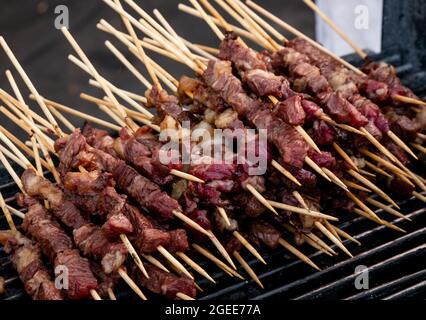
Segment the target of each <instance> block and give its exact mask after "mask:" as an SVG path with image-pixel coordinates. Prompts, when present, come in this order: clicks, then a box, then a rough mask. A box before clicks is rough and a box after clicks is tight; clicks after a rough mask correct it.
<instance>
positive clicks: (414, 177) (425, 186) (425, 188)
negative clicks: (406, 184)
mask: <svg viewBox="0 0 426 320" xmlns="http://www.w3.org/2000/svg"><path fill="white" fill-rule="evenodd" d="M396 164H397V165H398V166H399V167H400V168H401V169H402V170H403V171H404V172H405V173H407V174H408V176H409V177H410V178H411V179H412V180H413V182H414V183H415V184H417V185H418V186H419V187H420V188H421V189H422V190H423V191H426V184H425V183H424V182H423V181H422V180H421V179H419V177H418V176H417V175H416V174H415V173H413V172H412V171H411V170H410V169H408V168H407V167H406V166H404V165H403V164H402V163H401V161H399V160H398V159H396Z"/></svg>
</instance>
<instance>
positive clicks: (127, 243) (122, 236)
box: [120, 234, 149, 278]
mask: <svg viewBox="0 0 426 320" xmlns="http://www.w3.org/2000/svg"><path fill="white" fill-rule="evenodd" d="M120 239H121V241H122V242H123V244H124V246H125V247H126V249H127V251H129V254H130V256H131V257H132V259H133V260H134V262H135V264H136V265H137V266H138V268H139V269H140V270H141V271H142V273H143V275H144V276H145V277H147V278H149V275H148V272H146V269H145V266H144V265H143V262H142V260H141V258H140V257H139V255H138V253H137V252H136V250H135V248H134V247H133V245H132V244H131V243H130V240H129V239H128V238H127V236H126V235H125V234H120Z"/></svg>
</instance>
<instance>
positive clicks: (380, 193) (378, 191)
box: [338, 150, 389, 199]
mask: <svg viewBox="0 0 426 320" xmlns="http://www.w3.org/2000/svg"><path fill="white" fill-rule="evenodd" d="M338 151H341V150H338ZM339 153H341V152H339ZM351 174H352V172H351ZM352 175H353V176H354V174H352ZM360 181H363V180H360ZM365 181H366V180H364V182H365ZM376 189H377V187H376ZM378 192H379V193H380V194H382V195H384V196H385V197H386V198H387V199H389V198H388V197H387V196H386V195H385V194H384V193H383V192H381V190H379V191H378Z"/></svg>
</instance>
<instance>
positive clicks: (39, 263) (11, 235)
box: [0, 230, 63, 300]
mask: <svg viewBox="0 0 426 320" xmlns="http://www.w3.org/2000/svg"><path fill="white" fill-rule="evenodd" d="M0 244H1V245H2V246H3V247H4V248H5V251H6V252H7V253H9V254H11V260H12V263H13V265H14V268H15V270H16V271H17V272H18V275H19V278H20V279H21V281H22V283H23V284H24V288H25V291H26V292H27V294H28V295H29V296H30V297H31V298H32V299H33V300H63V297H62V294H61V292H60V291H59V290H58V289H56V287H55V283H54V282H53V280H52V278H51V276H50V271H49V270H48V269H47V268H46V267H45V266H44V264H43V260H42V255H41V249H40V246H39V245H37V244H34V243H33V242H32V241H31V240H30V239H28V238H26V237H25V236H23V235H22V234H21V233H20V232H19V231H16V230H10V231H0Z"/></svg>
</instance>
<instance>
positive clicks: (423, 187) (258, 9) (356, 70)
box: [248, 1, 426, 190]
mask: <svg viewBox="0 0 426 320" xmlns="http://www.w3.org/2000/svg"><path fill="white" fill-rule="evenodd" d="M248 5H250V6H251V7H253V8H254V9H255V10H257V11H259V12H260V13H262V14H263V15H265V16H266V17H268V18H269V19H271V20H272V21H274V22H276V23H277V24H279V25H280V26H282V27H283V28H285V29H287V30H288V31H290V32H291V33H293V34H295V35H296V36H298V37H300V38H301V39H303V40H305V41H306V42H307V43H309V44H310V45H311V46H312V47H313V48H316V49H318V50H319V51H320V52H321V53H320V54H317V56H321V57H323V58H326V57H327V59H329V58H328V56H330V57H332V58H334V59H336V56H334V55H333V54H331V53H330V52H328V51H327V50H326V49H325V48H323V47H322V46H320V45H319V44H317V43H316V42H315V41H313V40H312V39H310V38H309V37H307V36H305V35H304V34H303V33H301V32H300V31H298V30H296V29H295V28H293V27H291V26H289V25H288V24H286V23H285V22H284V21H282V20H281V19H279V18H277V17H276V16H274V15H272V14H271V13H269V12H268V11H266V10H265V9H263V8H262V7H260V6H259V5H256V4H255V3H254V2H252V1H248ZM300 42H301V41H299V43H300ZM303 49H304V48H303V47H302V50H303ZM323 53H324V54H323ZM339 62H340V63H342V62H341V61H339ZM333 63H334V62H333ZM342 64H343V65H345V66H346V67H348V65H347V64H344V63H342ZM333 65H335V63H334V64H333ZM348 68H349V69H350V70H352V71H353V72H355V73H356V74H358V75H361V76H362V75H363V73H362V72H361V71H360V70H358V69H356V68H354V67H352V68H350V67H348ZM390 132H391V133H390V134H389V135H388V136H389V138H391V139H392V140H393V141H394V142H395V143H396V144H397V145H399V146H401V148H403V149H405V150H407V147H406V146H404V145H401V144H400V141H399V140H400V139H399V138H398V137H397V136H396V135H395V134H393V133H392V131H390ZM408 149H409V148H408ZM381 151H382V152H383V153H384V154H385V155H386V156H387V157H388V158H389V159H391V160H392V161H394V162H396V163H397V164H398V165H399V166H400V167H401V168H402V169H403V170H404V171H405V172H406V173H407V174H408V175H409V176H410V178H411V179H412V180H413V181H414V182H415V183H416V184H417V185H418V186H419V187H420V188H422V189H423V190H426V185H425V184H424V183H423V182H422V181H421V180H420V179H418V177H417V176H416V175H415V174H414V173H413V172H411V171H410V170H409V169H408V168H406V167H405V166H404V165H403V164H402V163H401V161H400V160H399V159H397V158H396V157H395V156H393V155H392V154H390V153H389V152H388V151H387V150H385V149H383V150H381Z"/></svg>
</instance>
